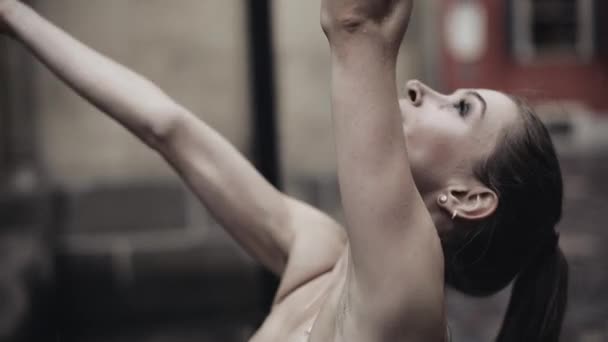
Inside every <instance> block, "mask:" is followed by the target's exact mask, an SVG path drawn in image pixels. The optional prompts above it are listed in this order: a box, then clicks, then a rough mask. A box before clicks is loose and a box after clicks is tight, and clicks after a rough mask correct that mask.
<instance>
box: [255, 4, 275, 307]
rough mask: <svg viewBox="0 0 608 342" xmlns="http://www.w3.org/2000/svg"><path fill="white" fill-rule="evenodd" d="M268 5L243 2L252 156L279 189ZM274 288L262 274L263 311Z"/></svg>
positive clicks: (271, 280) (266, 274)
mask: <svg viewBox="0 0 608 342" xmlns="http://www.w3.org/2000/svg"><path fill="white" fill-rule="evenodd" d="M270 5H271V4H270V1H269V0H248V1H247V20H248V22H247V34H248V36H247V38H248V44H249V49H248V51H249V87H250V94H251V114H252V116H253V118H252V119H253V120H252V126H253V127H252V129H253V132H252V133H253V134H252V136H253V141H252V145H253V146H252V152H253V158H254V162H255V163H256V166H257V167H258V169H259V170H260V172H261V173H262V174H263V175H264V176H265V177H266V179H268V181H269V182H270V183H272V184H273V185H274V186H276V187H277V188H280V187H281V184H280V183H281V182H280V178H281V177H280V166H279V158H278V153H277V152H278V149H277V146H278V141H277V119H276V108H275V83H274V58H273V57H274V56H273V52H274V50H273V44H272V15H271V6H270ZM277 285H278V280H277V279H276V277H275V276H274V275H273V274H271V273H270V272H267V271H262V286H263V294H262V296H263V301H264V303H263V305H264V309H265V310H269V309H270V305H271V304H272V299H273V296H274V292H275V290H276V287H277Z"/></svg>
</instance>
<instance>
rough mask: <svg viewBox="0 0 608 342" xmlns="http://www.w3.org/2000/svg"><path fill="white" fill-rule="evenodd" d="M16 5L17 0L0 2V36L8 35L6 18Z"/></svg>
mask: <svg viewBox="0 0 608 342" xmlns="http://www.w3.org/2000/svg"><path fill="white" fill-rule="evenodd" d="M16 4H17V0H0V34H7V33H8V25H7V23H6V20H7V17H8V15H9V13H10V12H11V11H12V9H13V8H14V7H15V5H16Z"/></svg>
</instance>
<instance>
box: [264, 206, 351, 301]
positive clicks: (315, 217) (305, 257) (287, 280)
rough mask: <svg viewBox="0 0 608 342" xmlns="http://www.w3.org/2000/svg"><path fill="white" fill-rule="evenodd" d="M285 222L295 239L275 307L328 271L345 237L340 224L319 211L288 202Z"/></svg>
mask: <svg viewBox="0 0 608 342" xmlns="http://www.w3.org/2000/svg"><path fill="white" fill-rule="evenodd" d="M287 201H288V207H289V213H290V214H289V222H287V224H288V225H289V226H291V227H293V231H294V232H295V239H294V242H293V244H292V246H291V250H290V251H289V259H288V260H287V266H286V268H285V272H284V273H283V276H282V278H281V284H280V286H279V290H278V292H277V295H276V297H275V303H279V302H280V301H281V300H282V299H284V298H285V297H286V296H288V295H289V294H290V293H292V292H293V291H294V290H296V289H297V288H298V287H300V286H302V285H304V284H306V283H307V282H309V281H311V280H313V279H315V278H317V277H319V276H320V275H322V274H324V273H327V272H329V271H331V270H332V269H333V268H334V266H335V265H336V263H337V262H338V260H339V258H340V256H341V255H342V254H343V252H344V248H345V247H346V244H347V236H346V232H345V230H344V228H343V227H342V225H341V224H340V223H338V222H337V221H336V220H335V219H333V218H332V217H331V216H329V215H328V214H326V213H324V212H323V211H321V210H319V209H317V208H315V207H313V206H311V205H309V204H307V203H304V202H302V201H299V200H297V199H294V198H291V197H290V198H288V199H287Z"/></svg>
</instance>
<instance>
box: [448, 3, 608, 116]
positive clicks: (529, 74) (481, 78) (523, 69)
mask: <svg viewBox="0 0 608 342" xmlns="http://www.w3.org/2000/svg"><path fill="white" fill-rule="evenodd" d="M443 1H444V3H443V6H442V13H441V18H442V19H441V20H440V21H441V23H442V25H444V23H445V16H446V13H448V11H449V10H450V7H451V6H452V5H453V4H454V3H455V2H457V1H458V0H443ZM599 1H606V0H599ZM480 2H481V3H482V4H483V5H484V6H485V7H486V10H487V13H488V28H487V29H488V34H487V45H486V46H487V49H486V51H485V53H484V55H483V56H482V58H481V59H480V60H479V61H478V62H476V63H475V64H472V65H463V64H460V63H459V62H457V61H456V60H454V58H452V56H450V53H449V51H447V49H446V43H445V39H446V38H445V35H444V34H443V32H444V28H443V27H442V28H441V31H440V32H442V38H441V39H442V40H441V52H440V53H441V56H440V58H441V60H442V63H441V65H442V68H443V69H442V74H441V75H440V76H441V78H442V81H443V84H444V85H445V87H446V88H449V89H455V88H461V87H472V88H491V89H497V90H501V91H505V92H509V93H514V94H518V95H523V96H525V97H527V98H528V99H530V100H532V101H542V100H576V101H579V102H582V103H584V104H585V105H587V106H589V107H590V108H591V109H593V110H594V111H597V112H600V113H604V114H608V58H607V57H606V55H603V56H597V57H596V58H595V60H594V61H592V62H591V63H588V64H582V63H581V62H580V61H577V60H576V59H574V58H571V59H569V58H564V59H562V60H556V59H551V60H546V61H538V62H534V63H532V64H529V65H521V64H519V63H518V62H517V61H516V60H515V59H514V57H513V56H512V54H511V52H510V51H509V41H508V39H509V34H508V32H507V29H508V28H507V27H508V26H507V23H506V20H507V19H508V18H507V10H508V8H507V6H508V1H506V0H480ZM606 14H607V16H608V13H606Z"/></svg>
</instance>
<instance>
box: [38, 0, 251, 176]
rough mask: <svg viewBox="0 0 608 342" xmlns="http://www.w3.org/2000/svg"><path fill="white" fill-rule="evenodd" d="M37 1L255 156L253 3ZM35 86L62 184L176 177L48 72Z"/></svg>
mask: <svg viewBox="0 0 608 342" xmlns="http://www.w3.org/2000/svg"><path fill="white" fill-rule="evenodd" d="M37 3H38V4H39V5H38V7H37V8H38V10H39V11H40V12H41V13H43V14H44V15H45V16H46V17H48V18H49V19H50V20H52V21H53V22H55V23H57V24H58V25H60V26H61V27H63V28H65V29H66V30H67V31H68V32H70V33H71V34H73V35H74V36H76V37H77V38H78V39H80V40H82V41H84V42H86V43H87V44H88V45H90V46H92V47H94V48H96V49H98V50H100V51H102V52H103V53H104V54H107V55H109V56H110V57H111V58H114V59H116V60H118V61H120V62H121V63H123V64H125V65H127V66H128V67H130V68H132V69H134V70H135V71H137V72H139V73H141V74H143V75H145V76H146V77H148V78H150V79H151V80H152V81H154V82H155V83H157V84H158V85H160V86H161V88H163V89H164V90H165V91H166V92H167V93H169V94H170V95H171V96H173V97H174V98H176V99H177V100H178V101H179V102H180V103H182V104H184V105H185V106H186V107H187V108H189V109H191V110H192V111H193V112H195V113H196V114H197V115H200V116H201V117H202V118H204V120H205V121H207V122H208V123H209V124H210V125H211V126H213V127H215V128H216V129H218V130H219V131H220V132H221V133H223V134H224V135H226V136H227V137H228V138H229V139H230V140H231V141H232V142H233V143H235V144H236V145H237V146H238V147H239V148H240V149H241V150H244V149H246V145H247V144H248V141H249V136H248V134H249V131H248V127H249V121H248V118H249V112H248V101H249V99H248V95H247V94H248V93H247V91H248V90H247V86H248V84H247V57H246V41H245V27H244V25H245V22H244V14H245V13H244V8H243V3H244V2H243V1H240V0H221V1H220V0H207V1H201V0H179V1H167V0H146V1H137V0H86V1H82V0H53V1H38V2H37ZM35 86H36V91H37V101H38V108H39V110H40V113H39V114H40V115H39V128H38V130H39V134H40V136H41V140H40V141H41V149H42V154H43V158H44V160H45V163H46V164H47V165H48V167H49V171H50V173H51V176H52V177H53V179H55V180H56V181H58V182H61V183H69V184H73V183H87V182H112V181H129V180H133V179H140V180H141V179H148V180H155V179H167V178H168V177H172V174H171V172H170V170H169V169H168V167H167V166H166V165H165V164H164V162H163V161H161V160H160V158H158V157H157V156H156V155H155V154H154V153H153V152H151V151H150V150H148V148H146V147H145V146H144V145H142V144H141V143H140V142H139V141H138V140H136V139H135V138H133V137H132V136H131V135H130V133H127V132H126V131H125V130H124V129H123V128H121V127H119V126H118V125H117V124H115V123H114V122H112V121H111V120H109V119H108V118H106V117H105V116H104V115H102V114H101V113H100V112H98V111H97V110H96V109H94V108H93V107H92V106H90V105H89V104H87V103H85V102H84V101H83V100H81V99H80V98H78V97H77V96H76V95H74V93H73V92H72V91H71V90H69V89H68V88H67V87H65V86H63V85H61V84H60V83H59V82H58V81H57V80H56V79H55V77H53V76H51V75H50V73H48V72H46V71H43V70H42V68H40V70H37V72H36V78H35ZM142 100H143V101H145V99H142Z"/></svg>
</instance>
